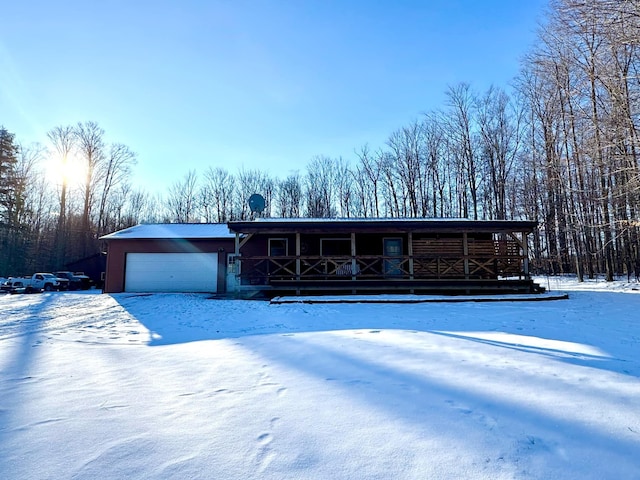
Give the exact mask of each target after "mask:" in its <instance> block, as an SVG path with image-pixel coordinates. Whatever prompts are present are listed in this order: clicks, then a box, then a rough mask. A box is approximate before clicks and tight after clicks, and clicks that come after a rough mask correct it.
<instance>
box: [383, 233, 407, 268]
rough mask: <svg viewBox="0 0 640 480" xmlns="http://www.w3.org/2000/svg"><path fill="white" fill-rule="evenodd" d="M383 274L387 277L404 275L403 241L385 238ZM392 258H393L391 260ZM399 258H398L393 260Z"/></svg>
mask: <svg viewBox="0 0 640 480" xmlns="http://www.w3.org/2000/svg"><path fill="white" fill-rule="evenodd" d="M382 245H383V255H384V257H385V258H384V261H383V267H382V268H383V272H384V275H385V276H387V277H398V276H401V275H402V273H403V272H402V239H401V238H383V239H382ZM390 257H391V258H390ZM393 257H397V258H393Z"/></svg>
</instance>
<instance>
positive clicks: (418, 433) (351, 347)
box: [0, 279, 640, 480]
mask: <svg viewBox="0 0 640 480" xmlns="http://www.w3.org/2000/svg"><path fill="white" fill-rule="evenodd" d="M540 281H541V282H542V283H543V284H544V285H545V286H547V287H550V288H551V290H552V291H558V290H567V291H569V294H570V298H569V299H568V300H558V301H548V302H498V303H433V304H430V303H426V304H313V305H306V304H288V305H270V304H268V303H266V302H259V301H238V300H213V299H208V298H207V297H206V296H204V295H170V294H167V295H160V294H156V295H131V294H119V295H106V294H100V293H96V292H82V293H75V292H62V293H45V294H40V295H4V296H0V477H1V478H3V479H67V478H74V479H97V478H100V479H122V478H127V479H129V478H130V479H134V478H135V479H138V478H145V479H156V478H179V479H196V478H203V479H205V478H206V479H253V478H256V479H258V478H259V479H293V478H295V479H323V480H324V479H394V478H395V479H454V478H455V479H512V478H517V479H527V478H535V479H555V478H558V479H559V478H562V479H638V478H640V378H639V377H640V314H639V312H640V295H639V293H640V285H638V284H637V283H622V282H618V283H616V284H614V285H612V284H606V283H604V282H589V283H588V284H586V285H579V286H578V285H576V284H575V283H574V282H571V281H570V280H566V281H563V282H558V281H557V280H549V281H547V279H541V280H540Z"/></svg>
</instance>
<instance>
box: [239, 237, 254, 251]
mask: <svg viewBox="0 0 640 480" xmlns="http://www.w3.org/2000/svg"><path fill="white" fill-rule="evenodd" d="M251 237H253V233H250V234H248V235H247V236H246V237H244V238H243V239H242V241H241V242H240V245H239V248H238V252H237V253H240V248H242V247H244V244H245V243H247V242H248V241H249V239H250V238H251ZM237 238H238V234H237V233H236V239H237Z"/></svg>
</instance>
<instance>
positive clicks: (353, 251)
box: [351, 232, 358, 294]
mask: <svg viewBox="0 0 640 480" xmlns="http://www.w3.org/2000/svg"><path fill="white" fill-rule="evenodd" d="M357 267H358V262H356V234H355V232H351V280H355V279H356V268H357ZM351 293H353V294H355V293H356V291H355V290H351Z"/></svg>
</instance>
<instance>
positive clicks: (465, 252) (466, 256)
mask: <svg viewBox="0 0 640 480" xmlns="http://www.w3.org/2000/svg"><path fill="white" fill-rule="evenodd" d="M462 254H463V255H464V278H466V279H469V238H468V237H467V232H464V233H463V234H462Z"/></svg>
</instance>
